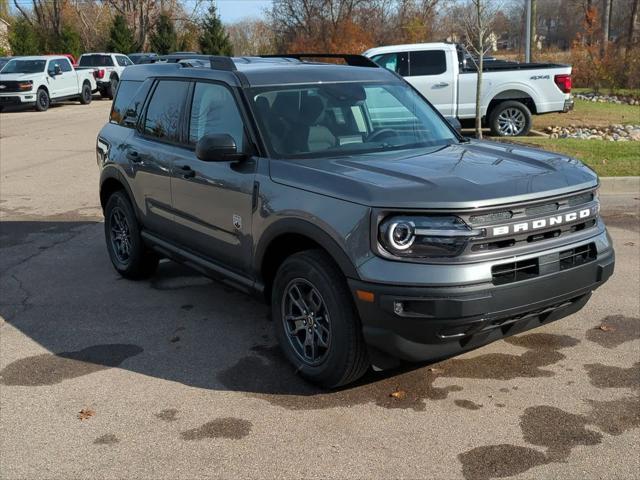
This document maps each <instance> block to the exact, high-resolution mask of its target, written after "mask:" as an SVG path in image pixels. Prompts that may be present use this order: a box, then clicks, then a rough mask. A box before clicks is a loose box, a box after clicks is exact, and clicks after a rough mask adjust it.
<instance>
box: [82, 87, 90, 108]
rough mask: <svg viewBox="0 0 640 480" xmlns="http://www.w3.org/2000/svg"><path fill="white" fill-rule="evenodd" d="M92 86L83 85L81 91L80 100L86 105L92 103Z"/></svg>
mask: <svg viewBox="0 0 640 480" xmlns="http://www.w3.org/2000/svg"><path fill="white" fill-rule="evenodd" d="M91 100H92V98H91V87H90V86H89V85H88V84H86V83H85V84H83V85H82V92H81V93H80V102H81V103H83V104H84V105H88V104H90V103H91Z"/></svg>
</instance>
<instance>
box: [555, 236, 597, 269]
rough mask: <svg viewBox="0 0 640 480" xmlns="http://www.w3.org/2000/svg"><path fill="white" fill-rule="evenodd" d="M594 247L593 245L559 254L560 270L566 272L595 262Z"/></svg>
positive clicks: (595, 253)
mask: <svg viewBox="0 0 640 480" xmlns="http://www.w3.org/2000/svg"><path fill="white" fill-rule="evenodd" d="M596 257H597V252H596V246H595V244H593V243H590V244H589V245H581V246H579V247H576V248H571V249H569V250H564V251H562V252H560V270H568V269H570V268H573V267H578V266H580V265H584V264H585V263H589V262H590V261H592V260H595V259H596Z"/></svg>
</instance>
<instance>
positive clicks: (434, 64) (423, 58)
mask: <svg viewBox="0 0 640 480" xmlns="http://www.w3.org/2000/svg"><path fill="white" fill-rule="evenodd" d="M409 55H410V57H409V75H410V76H412V77H417V76H420V75H440V74H441V73H444V72H446V71H447V57H446V55H445V53H444V50H427V51H424V52H410V54H409Z"/></svg>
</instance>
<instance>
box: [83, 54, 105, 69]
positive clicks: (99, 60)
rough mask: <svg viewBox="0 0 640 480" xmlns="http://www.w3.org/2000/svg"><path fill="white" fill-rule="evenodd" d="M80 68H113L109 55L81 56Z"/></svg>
mask: <svg viewBox="0 0 640 480" xmlns="http://www.w3.org/2000/svg"><path fill="white" fill-rule="evenodd" d="M79 65H80V66H81V67H113V60H112V59H111V55H83V56H82V57H80V63H79Z"/></svg>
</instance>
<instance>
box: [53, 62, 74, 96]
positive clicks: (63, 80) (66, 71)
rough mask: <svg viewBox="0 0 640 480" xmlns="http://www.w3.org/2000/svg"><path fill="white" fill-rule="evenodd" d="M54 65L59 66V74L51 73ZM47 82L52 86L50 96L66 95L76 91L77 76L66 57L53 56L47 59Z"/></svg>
mask: <svg viewBox="0 0 640 480" xmlns="http://www.w3.org/2000/svg"><path fill="white" fill-rule="evenodd" d="M56 66H58V67H60V74H59V75H52V74H53V73H54V72H55V68H56ZM48 73H49V83H50V84H52V85H53V86H54V88H53V89H52V95H51V97H52V98H58V97H68V96H70V95H75V94H77V93H78V77H77V75H76V72H75V71H74V70H73V68H71V63H69V60H68V59H66V58H54V59H52V60H51V61H49V68H48Z"/></svg>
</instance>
